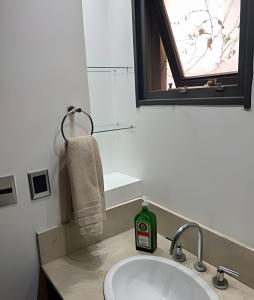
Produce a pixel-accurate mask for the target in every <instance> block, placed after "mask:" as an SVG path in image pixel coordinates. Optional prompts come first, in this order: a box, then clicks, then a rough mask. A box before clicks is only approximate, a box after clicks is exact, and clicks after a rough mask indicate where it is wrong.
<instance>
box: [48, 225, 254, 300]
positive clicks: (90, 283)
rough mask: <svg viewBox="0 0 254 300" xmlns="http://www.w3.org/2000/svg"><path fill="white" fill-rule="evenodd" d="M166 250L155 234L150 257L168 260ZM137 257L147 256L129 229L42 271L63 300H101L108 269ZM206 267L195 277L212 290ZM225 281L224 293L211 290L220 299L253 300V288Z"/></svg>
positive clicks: (209, 270)
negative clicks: (136, 243)
mask: <svg viewBox="0 0 254 300" xmlns="http://www.w3.org/2000/svg"><path fill="white" fill-rule="evenodd" d="M169 247H170V241H168V240H167V239H165V238H164V237H162V236H160V235H158V249H157V250H156V251H155V253H153V254H152V255H157V256H162V257H167V258H169V259H171V256H170V255H169ZM184 253H185V254H186V257H187V260H186V261H185V262H184V263H183V265H185V266H187V267H189V268H190V269H192V270H193V271H194V272H196V271H195V270H194V267H193V264H194V262H195V261H196V257H195V256H194V255H192V254H190V253H188V252H187V251H185V250H184ZM139 254H140V255H144V254H145V255H147V253H145V252H140V251H137V250H136V249H135V241H134V230H129V231H126V232H124V233H121V234H118V235H116V236H114V237H111V238H109V239H106V240H104V241H102V242H99V243H97V244H94V245H92V246H90V247H88V248H85V249H81V250H79V251H77V252H74V253H72V254H70V255H67V256H63V257H61V258H58V259H56V260H54V261H52V262H50V263H47V264H44V265H42V268H43V270H44V271H45V273H46V274H47V276H48V278H49V279H50V280H51V282H52V283H53V285H54V286H55V288H56V289H57V291H58V292H59V294H60V295H61V296H62V298H63V299H64V300H103V280H104V277H105V275H106V273H107V272H108V271H109V269H110V268H111V267H112V266H113V265H114V264H115V263H117V262H118V261H120V260H121V259H124V258H127V257H129V256H134V255H139ZM148 255H149V254H148ZM206 265H207V271H206V272H205V273H198V274H199V275H200V276H201V277H202V278H203V279H204V280H205V281H206V282H207V283H208V284H209V285H210V286H211V287H212V284H211V280H212V277H213V276H215V274H216V269H215V268H214V267H213V266H211V265H209V264H206ZM196 273H197V272H196ZM226 276H227V275H226ZM227 279H228V281H229V288H228V289H227V290H223V291H221V290H218V289H215V288H213V287H212V288H213V289H214V291H215V292H216V293H217V295H218V296H219V298H220V299H221V300H254V290H253V289H251V288H249V287H247V286H246V285H244V284H242V283H241V282H239V281H238V280H236V279H233V278H231V277H229V276H227ZM199 300H201V299H199Z"/></svg>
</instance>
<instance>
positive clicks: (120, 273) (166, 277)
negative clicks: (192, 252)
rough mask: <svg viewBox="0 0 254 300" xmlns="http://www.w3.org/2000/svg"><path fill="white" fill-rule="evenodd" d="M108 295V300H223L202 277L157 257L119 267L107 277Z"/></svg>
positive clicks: (137, 258) (127, 261)
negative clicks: (220, 299)
mask: <svg viewBox="0 0 254 300" xmlns="http://www.w3.org/2000/svg"><path fill="white" fill-rule="evenodd" d="M104 295H105V299H106V300H140V299H146V300H168V299H170V300H219V298H218V297H217V295H216V294H215V293H214V291H213V290H212V289H211V288H210V287H209V286H208V285H207V283H206V282H205V281H204V280H203V279H202V278H200V276H199V275H197V274H195V273H194V272H193V271H191V270H189V269H188V268H186V267H184V266H182V265H180V264H179V263H176V262H174V261H171V260H169V259H166V258H161V257H156V256H134V257H131V258H128V259H125V260H123V261H121V262H119V263H117V264H116V265H115V266H114V267H113V268H112V269H111V270H110V271H109V272H108V274H107V275H106V278H105V281H104Z"/></svg>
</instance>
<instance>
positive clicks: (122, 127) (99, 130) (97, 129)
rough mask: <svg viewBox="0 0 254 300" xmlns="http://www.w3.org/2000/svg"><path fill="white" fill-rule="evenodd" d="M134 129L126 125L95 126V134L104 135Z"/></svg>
mask: <svg viewBox="0 0 254 300" xmlns="http://www.w3.org/2000/svg"><path fill="white" fill-rule="evenodd" d="M132 128H134V126H133V125H125V124H110V125H103V126H102V125H101V126H95V128H94V133H103V132H111V131H120V130H127V129H132Z"/></svg>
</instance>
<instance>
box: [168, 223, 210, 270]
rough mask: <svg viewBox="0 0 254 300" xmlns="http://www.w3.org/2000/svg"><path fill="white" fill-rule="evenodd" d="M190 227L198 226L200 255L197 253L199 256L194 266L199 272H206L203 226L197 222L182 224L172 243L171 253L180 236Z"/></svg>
mask: <svg viewBox="0 0 254 300" xmlns="http://www.w3.org/2000/svg"><path fill="white" fill-rule="evenodd" d="M188 228H197V229H198V255H197V256H198V258H197V259H198V260H197V262H196V263H195V264H194V268H195V269H196V271H198V272H205V271H206V265H205V264H204V263H203V233H202V230H201V227H200V226H199V225H198V224H196V223H189V224H184V225H183V226H181V227H180V228H179V229H178V230H177V232H176V234H175V236H174V237H173V240H172V243H171V247H170V255H172V254H173V252H174V249H175V247H176V245H177V242H178V240H179V238H180V236H181V235H182V233H184V231H186V230H187V229H188Z"/></svg>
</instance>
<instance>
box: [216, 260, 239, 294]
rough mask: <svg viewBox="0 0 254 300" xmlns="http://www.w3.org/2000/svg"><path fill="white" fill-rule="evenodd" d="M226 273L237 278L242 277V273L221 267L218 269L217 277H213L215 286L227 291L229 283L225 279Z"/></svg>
mask: <svg viewBox="0 0 254 300" xmlns="http://www.w3.org/2000/svg"><path fill="white" fill-rule="evenodd" d="M224 273H226V274H228V275H230V276H232V277H237V278H238V277H239V276H240V273H238V272H236V271H233V270H231V269H228V268H225V267H222V266H219V267H218V269H217V275H216V276H215V277H213V286H214V287H216V288H217V289H221V290H225V289H226V288H228V281H227V279H226V278H224Z"/></svg>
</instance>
